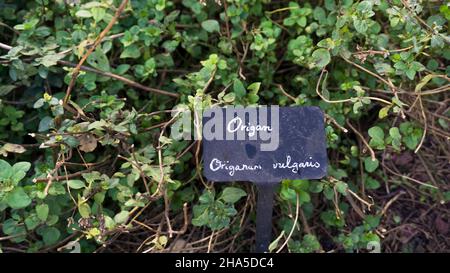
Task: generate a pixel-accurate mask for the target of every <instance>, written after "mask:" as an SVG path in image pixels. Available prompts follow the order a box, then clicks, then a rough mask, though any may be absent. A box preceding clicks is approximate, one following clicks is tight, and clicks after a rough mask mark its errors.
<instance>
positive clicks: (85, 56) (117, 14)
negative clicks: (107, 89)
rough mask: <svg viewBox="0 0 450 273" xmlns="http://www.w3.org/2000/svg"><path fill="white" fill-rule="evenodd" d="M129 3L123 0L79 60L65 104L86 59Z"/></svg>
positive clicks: (68, 88) (67, 91)
mask: <svg viewBox="0 0 450 273" xmlns="http://www.w3.org/2000/svg"><path fill="white" fill-rule="evenodd" d="M127 4H128V0H123V1H122V3H121V4H120V6H119V8H118V9H117V10H116V13H115V14H114V16H113V18H112V19H111V21H110V22H109V24H108V25H107V26H106V28H105V29H104V30H103V31H102V32H101V33H100V35H99V36H98V37H97V39H95V42H94V44H93V45H92V46H91V47H90V48H89V49H88V51H87V52H86V53H85V54H84V55H83V57H82V58H81V60H80V61H79V62H78V64H77V66H76V67H75V69H74V71H73V73H72V78H71V79H70V83H69V86H68V87H67V90H66V96H65V97H64V104H67V102H69V99H70V93H71V92H72V89H73V87H74V85H75V81H76V79H77V77H78V74H79V73H80V69H81V66H82V65H83V63H84V62H85V61H86V59H87V58H88V57H89V55H91V53H92V52H94V50H95V49H96V48H97V46H98V45H99V44H100V42H101V41H102V39H103V38H104V37H105V36H106V34H107V33H108V32H109V30H110V29H111V28H112V27H113V25H114V24H115V23H116V21H117V19H118V18H119V16H120V14H121V13H122V11H123V10H124V9H125V6H126V5H127Z"/></svg>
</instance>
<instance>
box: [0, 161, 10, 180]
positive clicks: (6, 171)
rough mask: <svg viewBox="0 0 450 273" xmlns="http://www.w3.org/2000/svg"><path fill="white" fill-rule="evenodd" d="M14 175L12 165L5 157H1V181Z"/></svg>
mask: <svg viewBox="0 0 450 273" xmlns="http://www.w3.org/2000/svg"><path fill="white" fill-rule="evenodd" d="M12 175H13V171H12V167H11V165H9V163H8V162H6V161H5V160H3V159H0V181H2V180H3V181H4V180H7V179H9V178H10V177H11V176H12Z"/></svg>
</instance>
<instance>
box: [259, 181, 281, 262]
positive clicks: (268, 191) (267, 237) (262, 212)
mask: <svg viewBox="0 0 450 273" xmlns="http://www.w3.org/2000/svg"><path fill="white" fill-rule="evenodd" d="M275 186H276V184H274V183H261V184H257V186H256V187H257V189H258V200H257V205H256V247H255V251H256V252H257V253H264V252H267V251H269V244H270V241H271V239H272V211H273V197H274V192H275Z"/></svg>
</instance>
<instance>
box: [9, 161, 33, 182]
mask: <svg viewBox="0 0 450 273" xmlns="http://www.w3.org/2000/svg"><path fill="white" fill-rule="evenodd" d="M30 167H31V163H30V162H18V163H16V164H14V166H12V176H11V179H12V180H13V181H14V182H15V184H16V185H17V183H18V182H19V181H20V180H22V179H23V178H24V177H25V175H26V173H27V172H28V170H29V169H30Z"/></svg>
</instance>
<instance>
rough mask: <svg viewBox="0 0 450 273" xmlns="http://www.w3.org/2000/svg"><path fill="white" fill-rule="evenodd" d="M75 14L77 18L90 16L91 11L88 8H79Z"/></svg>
mask: <svg viewBox="0 0 450 273" xmlns="http://www.w3.org/2000/svg"><path fill="white" fill-rule="evenodd" d="M75 16H77V17H79V18H91V17H92V13H91V12H90V11H88V10H84V9H82V10H79V11H77V12H76V13H75Z"/></svg>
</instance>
